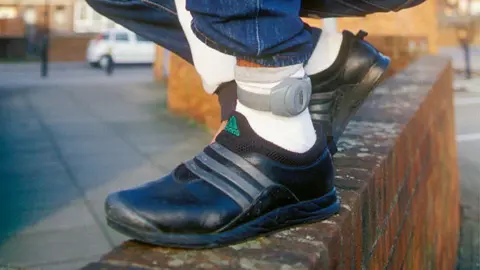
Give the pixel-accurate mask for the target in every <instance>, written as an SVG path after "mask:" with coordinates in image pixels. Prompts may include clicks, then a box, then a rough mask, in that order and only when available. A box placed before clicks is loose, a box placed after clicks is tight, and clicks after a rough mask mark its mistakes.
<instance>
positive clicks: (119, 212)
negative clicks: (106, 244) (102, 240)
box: [105, 192, 159, 232]
mask: <svg viewBox="0 0 480 270" xmlns="http://www.w3.org/2000/svg"><path fill="white" fill-rule="evenodd" d="M105 213H106V217H107V220H108V221H110V222H114V223H117V224H120V225H122V226H124V227H128V228H130V229H134V230H142V231H151V232H157V231H159V230H158V229H157V228H156V227H155V226H154V225H152V224H151V223H150V222H149V221H147V220H146V219H145V218H143V217H142V216H140V215H139V214H138V213H137V212H136V211H135V209H134V208H133V207H132V206H130V205H129V204H128V203H126V200H124V199H123V198H122V193H121V192H117V193H113V194H110V195H109V196H108V197H107V199H106V200H105Z"/></svg>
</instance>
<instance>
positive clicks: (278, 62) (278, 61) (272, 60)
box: [191, 21, 312, 67]
mask: <svg viewBox="0 0 480 270" xmlns="http://www.w3.org/2000/svg"><path fill="white" fill-rule="evenodd" d="M191 27H192V31H193V33H194V34H195V36H197V38H198V39H200V40H201V41H202V42H203V43H205V44H206V45H207V46H209V47H211V48H213V49H215V50H217V51H219V52H221V53H225V54H229V55H232V56H234V57H236V58H237V59H241V60H245V61H248V62H252V63H256V64H259V65H262V66H265V67H283V66H291V65H296V64H304V63H306V62H307V61H308V59H310V56H311V53H312V52H309V53H306V54H298V55H282V54H278V55H275V56H245V55H239V54H238V53H237V52H235V51H233V50H231V49H229V48H227V47H225V46H222V45H221V44H218V43H217V42H215V41H214V40H212V39H211V38H209V37H207V36H206V35H205V34H204V33H202V32H201V31H200V30H199V29H198V28H197V26H196V25H195V23H194V21H192V24H191Z"/></svg>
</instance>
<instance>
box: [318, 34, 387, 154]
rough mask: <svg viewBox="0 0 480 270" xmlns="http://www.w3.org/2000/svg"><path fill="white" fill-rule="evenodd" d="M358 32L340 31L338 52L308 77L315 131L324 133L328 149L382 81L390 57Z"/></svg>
mask: <svg viewBox="0 0 480 270" xmlns="http://www.w3.org/2000/svg"><path fill="white" fill-rule="evenodd" d="M366 35H367V33H366V32H364V31H360V32H359V33H358V34H357V35H354V34H352V33H351V32H349V31H343V42H342V45H341V48H340V52H339V55H338V57H337V59H336V60H335V62H334V63H333V64H332V66H330V67H329V68H328V69H326V70H324V71H322V72H320V73H317V74H315V75H312V76H310V79H311V81H312V99H311V101H310V105H309V110H310V114H311V116H312V120H313V123H314V125H315V127H316V129H317V130H319V129H321V130H322V132H320V133H322V134H323V133H324V134H326V135H327V140H328V145H329V148H330V152H331V153H332V155H333V154H335V153H336V152H337V148H336V143H337V141H338V138H339V137H340V136H341V135H342V134H343V132H344V131H345V127H346V126H347V124H348V122H349V121H350V119H351V118H352V117H353V116H354V115H355V113H356V112H357V110H358V108H359V107H360V105H361V104H362V103H363V102H364V101H365V99H367V97H368V96H369V95H370V93H371V92H372V90H373V89H375V87H376V86H377V85H378V84H379V83H380V82H381V81H382V79H383V77H384V74H385V73H386V70H387V69H388V66H389V64H390V59H389V58H388V57H386V56H384V55H383V54H382V53H380V52H379V51H378V50H377V49H375V47H373V46H372V45H371V44H370V43H368V42H366V41H365V40H363V38H364V37H365V36H366Z"/></svg>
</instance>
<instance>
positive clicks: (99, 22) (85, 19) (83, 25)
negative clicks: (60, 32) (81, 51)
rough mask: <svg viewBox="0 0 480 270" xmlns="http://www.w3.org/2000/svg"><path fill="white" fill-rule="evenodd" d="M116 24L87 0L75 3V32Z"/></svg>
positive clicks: (94, 29) (104, 27) (100, 29)
mask: <svg viewBox="0 0 480 270" xmlns="http://www.w3.org/2000/svg"><path fill="white" fill-rule="evenodd" d="M0 1H1V0H0ZM65 14H66V12H65ZM115 26H116V24H115V23H114V22H112V21H111V20H109V19H108V18H106V17H104V16H102V15H100V14H99V13H97V12H96V11H95V10H93V9H92V8H91V7H90V6H89V5H88V4H87V3H86V2H85V0H76V1H75V3H74V5H73V29H74V31H75V32H77V33H85V32H90V33H101V32H104V31H107V30H110V29H113V28H115Z"/></svg>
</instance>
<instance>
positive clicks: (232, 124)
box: [225, 116, 240, 137]
mask: <svg viewBox="0 0 480 270" xmlns="http://www.w3.org/2000/svg"><path fill="white" fill-rule="evenodd" d="M225 130H226V131H227V132H229V133H231V134H233V135H235V136H237V137H238V136H240V130H238V125H237V118H235V116H232V117H230V119H229V120H228V123H227V125H226V126H225Z"/></svg>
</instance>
